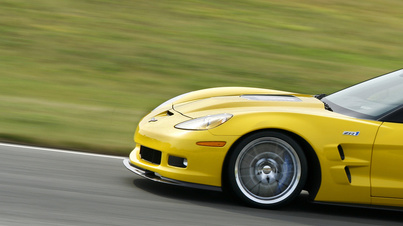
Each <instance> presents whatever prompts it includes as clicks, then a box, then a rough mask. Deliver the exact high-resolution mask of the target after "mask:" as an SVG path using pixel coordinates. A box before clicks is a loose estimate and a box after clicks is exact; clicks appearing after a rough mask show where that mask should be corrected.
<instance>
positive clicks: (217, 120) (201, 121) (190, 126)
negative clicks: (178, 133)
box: [175, 113, 233, 130]
mask: <svg viewBox="0 0 403 226" xmlns="http://www.w3.org/2000/svg"><path fill="white" fill-rule="evenodd" d="M232 116H233V115H232V114H228V113H223V114H217V115H208V116H204V117H200V118H195V119H191V120H188V121H185V122H182V123H179V124H177V125H176V126H175V128H177V129H184V130H209V129H213V128H215V127H217V126H220V125H222V124H224V123H225V122H227V121H228V120H230V119H231V118H232Z"/></svg>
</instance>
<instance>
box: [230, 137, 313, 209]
mask: <svg viewBox="0 0 403 226" xmlns="http://www.w3.org/2000/svg"><path fill="white" fill-rule="evenodd" d="M227 166H228V168H227V169H226V172H227V177H228V178H227V179H228V180H227V183H228V184H227V189H229V190H230V191H231V192H232V193H233V194H234V195H235V196H236V197H238V198H239V199H240V200H241V201H243V202H245V203H246V204H249V205H251V206H255V207H263V208H278V207H281V206H283V205H285V204H287V203H289V202H290V201H292V200H293V199H294V198H295V197H296V196H297V195H298V194H299V193H300V192H301V190H302V188H303V186H304V184H305V181H306V177H307V161H306V158H305V155H304V153H303V151H302V149H301V147H300V146H299V145H298V143H297V142H295V141H294V140H293V139H292V138H291V137H289V136H287V135H285V134H283V133H280V132H273V131H266V132H259V133H256V134H253V135H251V136H249V137H247V138H246V139H244V140H243V141H242V142H240V143H239V144H238V145H237V146H236V147H235V149H234V151H233V152H232V154H231V156H230V159H229V163H228V165H227Z"/></svg>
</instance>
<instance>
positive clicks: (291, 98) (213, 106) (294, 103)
mask: <svg viewBox="0 0 403 226" xmlns="http://www.w3.org/2000/svg"><path fill="white" fill-rule="evenodd" d="M260 91H261V90H260ZM260 91H259V92H257V93H256V92H255V93H253V92H250V93H248V92H244V93H243V94H233V93H230V94H229V95H226V94H225V93H223V94H221V95H219V96H213V97H206V98H202V99H196V100H192V101H187V102H182V103H176V104H173V106H172V107H173V109H174V110H175V111H177V112H179V113H180V114H182V115H185V116H187V117H190V118H196V117H201V116H205V115H211V114H216V113H235V112H261V111H274V110H277V111H290V110H293V111H295V110H296V109H297V108H298V109H304V110H305V111H306V110H307V109H311V110H312V109H323V110H324V104H323V103H322V102H321V101H320V100H318V99H316V98H315V97H313V96H310V95H303V94H295V93H287V92H282V91H277V90H266V92H260Z"/></svg>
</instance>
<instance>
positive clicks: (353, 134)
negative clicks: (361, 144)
mask: <svg viewBox="0 0 403 226" xmlns="http://www.w3.org/2000/svg"><path fill="white" fill-rule="evenodd" d="M358 134H360V132H352V131H344V132H343V135H348V136H358Z"/></svg>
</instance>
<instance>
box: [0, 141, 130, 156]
mask: <svg viewBox="0 0 403 226" xmlns="http://www.w3.org/2000/svg"><path fill="white" fill-rule="evenodd" d="M1 146H4V147H13V148H24V149H31V150H36V151H47V152H59V153H65V154H73V155H86V156H94V157H101V158H111V159H124V157H120V156H112V155H101V154H93V153H85V152H79V151H68V150H61V149H54V148H42V147H32V146H26V145H19V144H5V143H0V147H1Z"/></svg>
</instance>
